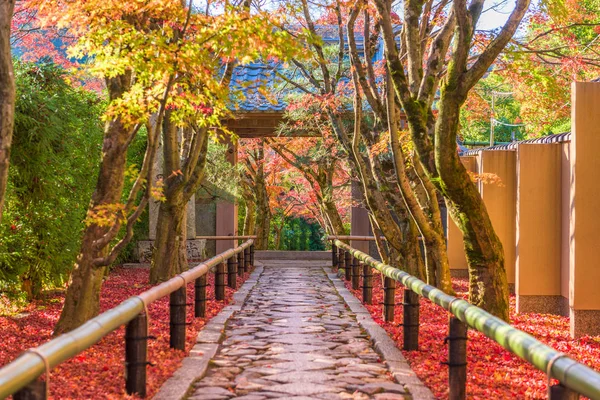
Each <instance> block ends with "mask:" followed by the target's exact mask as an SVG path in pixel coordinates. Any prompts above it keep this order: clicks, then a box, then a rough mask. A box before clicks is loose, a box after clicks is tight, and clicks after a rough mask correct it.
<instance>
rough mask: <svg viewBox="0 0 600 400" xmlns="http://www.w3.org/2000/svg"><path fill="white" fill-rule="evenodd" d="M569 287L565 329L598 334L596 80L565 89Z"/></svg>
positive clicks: (599, 130) (599, 94)
mask: <svg viewBox="0 0 600 400" xmlns="http://www.w3.org/2000/svg"><path fill="white" fill-rule="evenodd" d="M571 107H572V108H571V121H572V125H571V126H572V128H573V130H572V136H571V148H570V156H571V193H570V208H569V211H570V216H571V218H570V219H571V221H570V226H569V237H570V253H571V257H570V274H569V275H570V276H569V278H570V279H569V281H570V288H569V293H570V296H569V307H570V322H571V335H572V336H573V337H580V336H583V335H600V295H598V284H599V282H600V267H599V266H598V249H599V248H600V224H599V223H598V220H599V219H598V213H599V212H600V181H599V180H598V173H599V172H600V154H599V153H598V138H600V123H599V117H600V108H599V107H600V83H592V82H587V83H584V82H574V83H573V84H572V91H571Z"/></svg>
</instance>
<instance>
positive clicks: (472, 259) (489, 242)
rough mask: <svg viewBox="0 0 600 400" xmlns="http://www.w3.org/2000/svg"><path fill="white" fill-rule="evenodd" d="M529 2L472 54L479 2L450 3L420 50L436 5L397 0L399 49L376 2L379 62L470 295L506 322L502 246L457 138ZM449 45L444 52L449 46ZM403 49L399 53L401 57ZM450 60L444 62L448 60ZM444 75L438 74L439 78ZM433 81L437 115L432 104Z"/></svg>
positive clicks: (386, 12) (387, 1) (385, 6)
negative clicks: (442, 211)
mask: <svg viewBox="0 0 600 400" xmlns="http://www.w3.org/2000/svg"><path fill="white" fill-rule="evenodd" d="M529 3H530V1H529V0H517V1H516V4H515V8H514V10H513V12H512V13H511V14H510V16H509V18H508V20H507V21H506V23H505V24H504V26H503V27H502V29H501V30H500V31H499V33H498V34H497V35H496V37H495V38H494V40H492V41H491V42H490V43H489V44H488V45H487V46H486V47H485V48H484V49H483V50H482V51H478V52H477V56H476V57H475V58H473V57H472V55H473V52H472V48H471V47H472V46H473V37H474V34H475V26H476V25H477V22H478V21H479V18H480V16H481V13H482V10H483V5H484V1H483V0H473V1H471V2H470V3H469V4H467V2H466V1H465V0H459V1H454V2H453V3H452V7H451V9H450V12H449V13H447V16H446V20H445V22H443V24H442V26H441V27H440V28H439V29H438V31H437V33H436V34H435V36H434V37H433V40H432V41H431V46H430V48H429V50H428V52H427V54H426V52H425V49H424V48H423V46H422V43H423V42H424V40H425V39H426V36H424V33H426V32H429V31H430V29H429V27H431V26H432V22H431V21H432V20H433V19H435V18H438V17H441V15H442V11H443V8H440V9H439V10H437V11H435V12H427V14H424V7H423V6H424V1H423V0H406V1H405V2H404V13H403V18H404V21H403V22H404V23H403V25H402V40H401V43H400V44H401V48H400V49H398V46H397V42H396V38H395V37H396V35H395V33H394V25H395V22H392V17H391V15H392V5H391V4H392V2H391V0H375V5H376V8H377V12H378V15H379V17H380V26H381V32H382V35H383V40H384V45H385V52H386V66H387V69H388V74H389V76H390V79H391V80H392V83H393V86H394V90H395V92H396V95H397V97H398V99H399V101H400V103H401V105H402V108H403V110H404V112H405V113H406V116H407V119H408V125H409V130H410V133H411V137H412V140H413V142H414V144H415V148H416V150H417V152H418V154H419V157H420V159H421V161H422V165H423V167H424V170H425V172H426V173H427V175H428V177H429V179H430V181H431V182H433V183H435V185H436V187H437V189H438V190H439V191H440V192H441V193H442V194H443V195H444V197H445V198H446V199H447V200H448V203H449V207H450V215H451V216H452V218H453V220H454V221H455V222H456V224H457V225H458V227H459V228H460V230H461V231H462V232H463V235H464V238H465V239H464V240H465V249H466V253H467V261H468V263H469V273H470V282H471V285H470V301H471V302H472V303H473V304H475V305H478V306H480V307H482V308H484V309H486V310H488V311H489V312H491V313H493V314H495V315H496V316H498V317H500V318H503V319H505V320H508V318H509V315H508V287H507V283H506V272H505V268H504V253H503V249H502V244H501V243H500V241H499V239H498V237H497V235H496V234H495V232H494V229H493V227H492V224H491V222H490V219H489V215H488V213H487V210H486V208H485V205H484V204H483V200H482V199H481V197H480V195H479V193H478V192H477V190H476V188H475V185H474V184H473V183H472V182H471V179H470V177H469V175H468V174H467V171H466V169H465V168H464V166H463V165H462V163H461V162H460V159H459V156H458V154H457V151H456V147H457V145H456V138H457V133H458V132H457V131H458V121H459V113H460V108H461V106H462V105H463V104H464V102H465V100H466V98H467V95H468V92H469V91H470V90H471V89H472V88H473V86H474V85H475V84H476V83H477V81H478V80H479V79H481V78H482V77H483V75H484V74H485V73H486V71H487V70H488V68H489V67H490V66H491V65H492V63H493V62H494V61H495V59H496V58H497V57H498V55H499V54H500V52H501V51H502V50H503V49H504V47H505V46H506V45H507V44H508V42H509V40H510V39H511V38H512V36H513V35H514V33H515V32H516V30H517V27H518V25H519V23H520V21H521V20H522V18H523V16H524V15H525V13H526V11H527V9H528V7H529ZM451 44H453V45H454V46H453V49H452V51H451V52H449V50H450V45H451ZM400 55H402V58H401V57H400ZM447 60H449V62H448V61H447ZM442 76H443V78H442ZM438 87H439V88H440V98H439V100H438V101H437V105H438V114H437V116H435V115H434V113H433V109H432V104H433V100H434V97H435V95H436V92H437V89H438Z"/></svg>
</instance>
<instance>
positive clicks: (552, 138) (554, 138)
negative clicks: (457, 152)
mask: <svg viewBox="0 0 600 400" xmlns="http://www.w3.org/2000/svg"><path fill="white" fill-rule="evenodd" d="M570 141H571V132H565V133H557V134H555V135H548V136H542V137H539V138H534V139H527V140H520V141H518V142H512V143H509V144H501V145H498V146H490V147H481V148H479V149H471V150H467V151H463V152H462V153H461V156H476V155H478V154H479V153H480V152H482V151H483V150H516V149H517V145H519V144H550V143H563V142H570Z"/></svg>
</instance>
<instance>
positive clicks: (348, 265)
mask: <svg viewBox="0 0 600 400" xmlns="http://www.w3.org/2000/svg"><path fill="white" fill-rule="evenodd" d="M352 258H353V257H352V254H350V252H349V251H346V252H344V268H345V272H346V280H347V281H349V280H350V279H352Z"/></svg>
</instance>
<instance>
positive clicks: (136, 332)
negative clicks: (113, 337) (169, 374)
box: [125, 312, 148, 397]
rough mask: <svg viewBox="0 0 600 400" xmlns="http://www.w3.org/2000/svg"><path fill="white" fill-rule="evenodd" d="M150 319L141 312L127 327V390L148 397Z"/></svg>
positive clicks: (128, 392)
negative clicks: (147, 367) (147, 375)
mask: <svg viewBox="0 0 600 400" xmlns="http://www.w3.org/2000/svg"><path fill="white" fill-rule="evenodd" d="M147 351H148V319H147V317H146V313H145V312H144V313H141V314H139V315H138V316H137V317H135V318H134V319H132V320H131V321H129V323H128V324H127V326H126V328H125V368H126V369H125V390H126V391H127V394H137V395H138V396H140V397H146V365H147V364H148V359H147Z"/></svg>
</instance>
